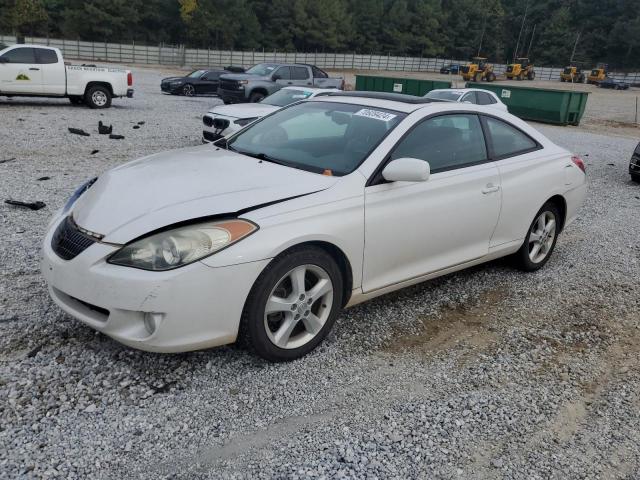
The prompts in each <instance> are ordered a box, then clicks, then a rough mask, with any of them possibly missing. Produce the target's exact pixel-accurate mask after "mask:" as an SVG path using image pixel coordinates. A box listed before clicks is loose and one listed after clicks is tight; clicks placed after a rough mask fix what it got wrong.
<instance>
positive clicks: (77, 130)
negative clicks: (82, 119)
mask: <svg viewBox="0 0 640 480" xmlns="http://www.w3.org/2000/svg"><path fill="white" fill-rule="evenodd" d="M69 133H73V134H74V135H80V136H82V137H90V136H91V134H90V133H87V132H85V131H84V130H82V129H81V128H72V127H69Z"/></svg>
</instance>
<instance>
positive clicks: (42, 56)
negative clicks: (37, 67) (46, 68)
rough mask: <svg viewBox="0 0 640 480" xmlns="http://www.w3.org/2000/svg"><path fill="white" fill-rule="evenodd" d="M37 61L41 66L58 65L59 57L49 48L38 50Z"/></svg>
mask: <svg viewBox="0 0 640 480" xmlns="http://www.w3.org/2000/svg"><path fill="white" fill-rule="evenodd" d="M36 60H37V63H39V64H50V63H58V55H57V54H56V52H55V51H54V50H49V49H48V48H36Z"/></svg>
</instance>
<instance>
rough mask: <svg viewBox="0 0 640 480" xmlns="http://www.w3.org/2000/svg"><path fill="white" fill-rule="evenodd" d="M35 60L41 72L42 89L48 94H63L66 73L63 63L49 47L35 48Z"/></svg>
mask: <svg viewBox="0 0 640 480" xmlns="http://www.w3.org/2000/svg"><path fill="white" fill-rule="evenodd" d="M35 54H36V62H37V64H38V66H39V67H40V72H41V73H42V91H43V93H47V94H50V95H64V94H65V93H66V91H67V75H66V69H65V66H64V63H63V62H62V60H61V59H58V54H57V53H56V51H55V50H53V49H51V48H36V49H35Z"/></svg>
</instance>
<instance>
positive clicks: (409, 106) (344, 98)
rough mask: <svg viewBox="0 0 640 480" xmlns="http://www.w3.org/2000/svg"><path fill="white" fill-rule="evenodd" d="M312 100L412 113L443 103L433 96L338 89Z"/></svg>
mask: <svg viewBox="0 0 640 480" xmlns="http://www.w3.org/2000/svg"><path fill="white" fill-rule="evenodd" d="M312 101H323V102H339V103H350V104H355V105H363V106H366V107H378V108H385V109H387V110H395V111H397V112H404V113H411V112H414V111H415V110H417V109H419V108H422V107H425V106H428V105H430V104H443V103H447V102H443V101H440V100H434V99H432V98H424V97H416V96H413V95H405V94H402V93H386V92H343V91H337V92H332V93H329V94H328V95H322V96H319V97H314V98H313V99H312Z"/></svg>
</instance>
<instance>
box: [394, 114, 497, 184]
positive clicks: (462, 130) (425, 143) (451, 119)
mask: <svg viewBox="0 0 640 480" xmlns="http://www.w3.org/2000/svg"><path fill="white" fill-rule="evenodd" d="M402 157H411V158H419V159H421V160H426V161H427V162H429V166H430V167H431V172H432V173H437V172H443V171H446V170H453V169H455V168H462V167H466V166H470V165H474V164H477V163H482V162H484V161H486V160H487V149H486V147H485V143H484V135H483V133H482V127H481V125H480V119H479V118H478V116H477V115H468V114H467V115H462V114H460V115H458V114H452V115H442V116H438V117H434V118H430V119H428V120H425V121H424V122H422V123H420V124H419V125H417V126H416V127H415V128H414V129H413V130H411V132H409V134H408V135H407V136H406V137H404V138H403V139H402V140H401V141H400V142H399V143H398V144H397V145H396V148H395V149H394V151H393V153H392V154H391V158H392V159H396V158H402Z"/></svg>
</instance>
